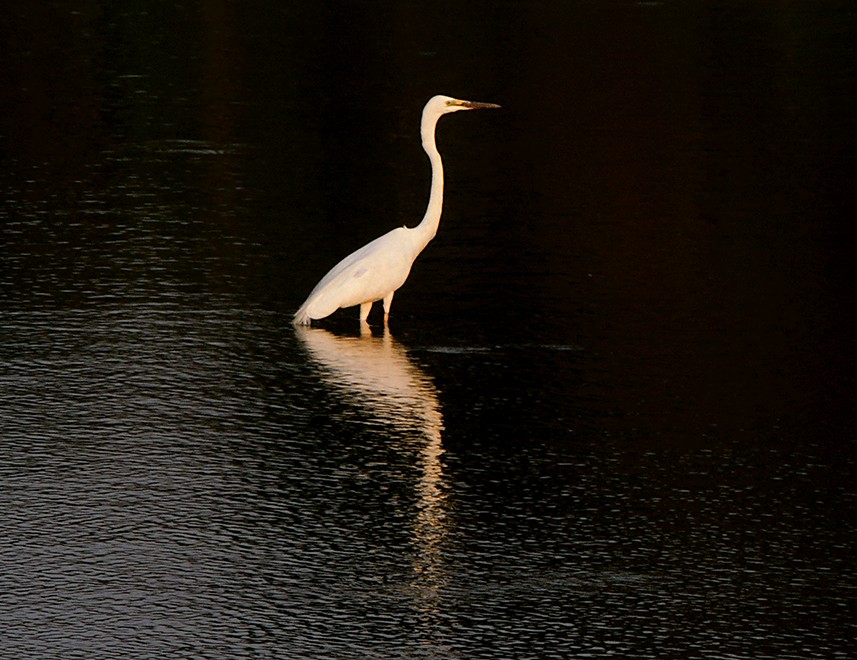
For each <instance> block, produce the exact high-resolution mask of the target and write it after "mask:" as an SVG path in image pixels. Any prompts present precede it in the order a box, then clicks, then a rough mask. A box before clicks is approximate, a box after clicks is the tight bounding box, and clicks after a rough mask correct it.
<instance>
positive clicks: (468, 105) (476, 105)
mask: <svg viewBox="0 0 857 660" xmlns="http://www.w3.org/2000/svg"><path fill="white" fill-rule="evenodd" d="M460 104H461V107H462V108H465V109H466V110H481V109H483V108H486V109H487V108H499V107H500V106H499V105H497V104H496V103H481V102H480V101H460Z"/></svg>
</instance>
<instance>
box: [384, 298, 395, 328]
mask: <svg viewBox="0 0 857 660" xmlns="http://www.w3.org/2000/svg"><path fill="white" fill-rule="evenodd" d="M394 293H396V292H395V291H390V293H388V294H387V295H386V296H384V325H387V321H388V320H389V319H390V307H392V305H393V294H394Z"/></svg>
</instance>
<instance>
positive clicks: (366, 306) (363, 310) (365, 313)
mask: <svg viewBox="0 0 857 660" xmlns="http://www.w3.org/2000/svg"><path fill="white" fill-rule="evenodd" d="M371 309H372V303H371V302H365V303H360V322H361V323H365V322H366V319H368V318H369V312H370V310H371Z"/></svg>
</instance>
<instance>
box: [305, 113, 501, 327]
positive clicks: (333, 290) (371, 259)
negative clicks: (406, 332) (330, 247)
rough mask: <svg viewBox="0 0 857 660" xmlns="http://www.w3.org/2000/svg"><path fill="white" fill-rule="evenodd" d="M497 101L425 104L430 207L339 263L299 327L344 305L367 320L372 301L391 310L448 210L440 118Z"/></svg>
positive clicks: (316, 293)
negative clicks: (438, 142)
mask: <svg viewBox="0 0 857 660" xmlns="http://www.w3.org/2000/svg"><path fill="white" fill-rule="evenodd" d="M497 107H499V106H497V105H495V104H493V103H476V102H472V101H461V100H458V99H453V98H450V97H448V96H435V97H433V98H432V99H430V100H429V102H428V103H427V104H426V106H425V108H423V115H422V123H421V131H420V132H421V135H422V142H423V149H425V152H426V154H428V157H429V161H430V162H431V168H432V183H431V193H430V196H429V203H428V208H427V209H426V212H425V215H424V216H423V219H422V221H421V222H420V223H419V224H418V225H417V226H416V227H398V228H396V229H393V230H391V231H389V232H387V233H386V234H384V235H383V236H380V237H378V238H376V239H375V240H374V241H372V242H371V243H368V244H367V245H364V246H363V247H362V248H360V249H359V250H357V251H356V252H352V253H351V254H350V255H348V256H347V257H345V258H344V259H343V260H342V261H340V262H339V263H338V264H336V265H335V266H334V267H333V268H332V269H331V270H330V271H329V272H328V273H327V275H325V276H324V277H323V278H322V279H321V281H320V282H319V283H318V284H317V285H316V286H315V288H314V289H313V290H312V292H311V293H310V294H309V296H308V297H307V299H306V301H305V302H304V304H303V305H301V307H300V309H298V311H297V312H296V313H295V316H294V323H295V324H296V325H309V324H310V322H311V321H312V320H313V319H322V318H324V317H326V316H329V315H330V314H332V313H333V312H335V311H336V310H337V309H339V308H340V307H353V306H354V305H360V320H361V321H366V318H367V317H368V316H369V310H370V309H371V308H372V304H373V303H374V302H376V301H378V300H383V301H384V319H385V321H386V319H387V317H388V315H389V313H390V305H391V303H392V301H393V294H394V293H395V292H396V290H397V289H398V288H399V287H400V286H402V284H404V283H405V280H406V279H408V275H409V274H410V272H411V266H412V265H413V263H414V260H415V259H416V258H417V256H418V255H419V253H420V252H422V251H423V249H424V248H425V246H426V245H428V243H429V241H431V239H432V238H434V236H435V234H436V233H437V228H438V224H439V223H440V215H441V211H442V208H443V163H442V162H441V158H440V153H439V152H438V150H437V146H436V145H435V139H434V134H435V127H436V126H437V120H438V119H439V118H440V117H441V116H442V115H444V114H447V113H449V112H455V111H457V110H473V109H478V108H497Z"/></svg>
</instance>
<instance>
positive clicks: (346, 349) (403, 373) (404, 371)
mask: <svg viewBox="0 0 857 660" xmlns="http://www.w3.org/2000/svg"><path fill="white" fill-rule="evenodd" d="M296 333H297V336H298V337H299V339H300V340H301V342H302V343H303V345H304V347H305V348H306V350H307V352H308V353H309V355H310V356H311V358H312V360H313V361H314V362H315V363H316V364H317V365H318V366H319V367H320V369H319V372H318V373H319V375H320V376H321V379H322V380H323V382H324V383H325V385H327V386H328V387H329V388H330V390H331V391H332V392H335V393H336V394H337V395H338V396H340V397H342V398H343V399H345V400H347V401H349V402H350V403H352V404H354V405H357V406H359V407H360V408H362V409H363V410H365V411H366V412H368V413H369V414H370V415H371V416H372V417H374V418H375V419H376V420H378V421H379V422H381V423H382V424H383V425H386V426H389V427H390V429H392V430H394V431H395V432H396V434H397V435H400V436H401V437H402V438H403V439H404V442H405V443H407V444H412V445H413V448H414V449H415V450H416V454H417V457H418V460H417V463H418V465H419V477H418V480H417V481H416V484H415V491H416V493H415V495H416V497H417V500H418V503H417V513H416V518H415V519H414V521H413V536H412V538H413V544H414V548H415V558H414V563H413V570H414V574H413V580H412V586H413V589H414V593H415V594H417V596H418V599H419V603H418V604H417V606H418V607H419V608H420V609H422V610H423V611H424V612H426V613H436V612H437V601H438V598H439V594H438V590H439V589H440V587H441V586H442V584H443V582H444V580H445V572H444V567H443V540H444V537H445V536H446V533H447V529H446V524H447V515H446V499H447V496H446V487H445V485H444V474H443V468H442V466H441V456H442V454H443V451H444V450H443V443H442V435H441V432H442V430H443V415H442V414H441V410H440V402H439V400H438V393H437V390H436V388H435V386H434V384H433V383H432V381H431V379H430V378H429V377H428V376H427V375H426V374H425V373H424V372H423V371H422V370H421V369H420V368H419V367H418V366H417V365H416V364H415V363H414V361H413V360H412V359H411V358H410V357H409V356H408V353H407V351H406V350H405V348H404V346H402V345H401V344H400V343H399V342H397V341H396V340H395V339H393V337H392V335H391V334H390V331H389V330H387V331H385V332H384V334H383V336H382V337H375V336H373V335H372V333H371V331H370V329H369V327H368V326H367V325H365V324H364V325H363V326H362V327H361V334H360V336H357V337H354V336H342V335H336V334H333V333H331V332H329V331H327V330H324V329H321V328H308V327H299V328H297V329H296ZM403 449H404V448H403ZM414 449H411V451H413V450H414Z"/></svg>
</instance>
